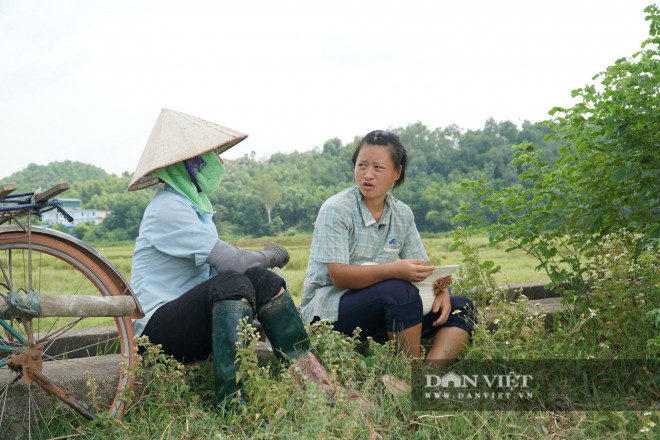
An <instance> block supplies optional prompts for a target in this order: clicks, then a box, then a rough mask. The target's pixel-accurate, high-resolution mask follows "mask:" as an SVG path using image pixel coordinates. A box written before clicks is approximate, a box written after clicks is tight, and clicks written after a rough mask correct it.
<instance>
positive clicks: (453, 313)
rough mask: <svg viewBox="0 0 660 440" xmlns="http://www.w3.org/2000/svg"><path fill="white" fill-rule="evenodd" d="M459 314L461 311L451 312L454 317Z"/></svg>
mask: <svg viewBox="0 0 660 440" xmlns="http://www.w3.org/2000/svg"><path fill="white" fill-rule="evenodd" d="M459 313H461V309H456V310H454V311H453V312H451V314H452V315H457V314H459Z"/></svg>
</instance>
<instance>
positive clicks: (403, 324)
mask: <svg viewBox="0 0 660 440" xmlns="http://www.w3.org/2000/svg"><path fill="white" fill-rule="evenodd" d="M451 309H452V311H451V312H450V313H449V318H448V319H447V322H445V323H444V324H443V325H441V326H438V327H433V322H434V321H435V320H436V319H438V317H439V316H440V312H438V313H433V312H429V313H428V314H427V315H426V316H424V315H422V300H421V298H420V297H419V291H418V290H417V287H415V286H414V285H413V284H411V283H409V282H407V281H402V280H395V279H391V280H385V281H381V282H380V283H376V284H374V285H372V286H369V287H366V288H364V289H359V290H349V291H348V292H346V293H344V295H342V297H341V300H340V301H339V317H338V319H337V321H336V322H335V323H334V329H335V330H337V331H339V332H341V333H344V334H347V335H352V334H353V330H355V328H356V327H360V328H361V329H362V331H361V332H360V337H361V338H366V337H367V336H371V337H372V338H374V339H382V337H383V336H387V332H388V331H390V332H398V331H401V330H403V329H406V328H409V327H412V326H414V325H417V324H419V323H420V322H421V323H422V338H428V337H431V336H433V335H434V334H435V332H437V331H438V330H439V329H441V328H443V327H459V328H462V329H463V330H465V331H467V332H468V333H469V334H470V336H472V332H473V329H474V325H476V323H477V309H476V307H475V306H474V304H473V303H472V301H470V300H469V299H468V298H466V297H464V296H451Z"/></svg>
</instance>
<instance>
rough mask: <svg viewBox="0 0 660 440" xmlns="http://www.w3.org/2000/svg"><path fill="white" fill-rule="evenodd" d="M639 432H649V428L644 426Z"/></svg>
mask: <svg viewBox="0 0 660 440" xmlns="http://www.w3.org/2000/svg"><path fill="white" fill-rule="evenodd" d="M639 432H649V428H647V427H646V426H644V427H642V429H640V430H639Z"/></svg>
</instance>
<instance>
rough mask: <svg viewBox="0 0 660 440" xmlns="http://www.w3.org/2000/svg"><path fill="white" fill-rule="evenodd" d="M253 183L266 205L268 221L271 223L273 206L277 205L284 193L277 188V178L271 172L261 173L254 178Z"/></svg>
mask: <svg viewBox="0 0 660 440" xmlns="http://www.w3.org/2000/svg"><path fill="white" fill-rule="evenodd" d="M252 185H253V186H254V188H255V189H256V190H257V193H258V194H259V197H260V200H261V202H262V203H263V204H264V206H265V207H266V212H267V213H268V223H270V222H271V216H270V213H271V211H272V210H273V207H274V206H275V205H277V204H278V203H279V201H280V200H282V193H281V192H280V191H279V190H278V189H277V184H276V183H275V179H274V178H273V176H272V174H270V173H262V174H259V175H258V176H257V177H255V178H254V180H253V184H252Z"/></svg>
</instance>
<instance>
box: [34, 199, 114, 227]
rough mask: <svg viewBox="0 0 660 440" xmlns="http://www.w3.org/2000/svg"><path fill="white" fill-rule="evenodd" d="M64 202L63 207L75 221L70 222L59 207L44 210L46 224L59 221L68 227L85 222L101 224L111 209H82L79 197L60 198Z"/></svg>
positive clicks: (42, 217) (42, 219)
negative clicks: (59, 210) (60, 211)
mask: <svg viewBox="0 0 660 440" xmlns="http://www.w3.org/2000/svg"><path fill="white" fill-rule="evenodd" d="M58 200H59V201H60V202H61V203H62V208H64V210H65V211H66V212H68V213H69V215H70V216H71V217H73V223H69V222H68V221H67V219H65V218H64V216H63V215H62V214H60V213H59V212H58V211H57V209H53V210H50V211H48V212H44V213H43V214H42V216H41V221H43V223H44V226H51V225H53V224H55V223H59V224H61V225H64V226H66V227H68V228H73V227H74V226H77V225H79V224H80V223H84V222H92V223H94V224H95V225H98V224H101V223H102V222H103V219H104V218H106V216H107V215H108V213H109V212H110V211H104V210H102V209H82V208H81V207H80V206H81V204H80V200H79V199H58Z"/></svg>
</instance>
